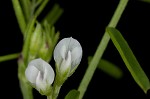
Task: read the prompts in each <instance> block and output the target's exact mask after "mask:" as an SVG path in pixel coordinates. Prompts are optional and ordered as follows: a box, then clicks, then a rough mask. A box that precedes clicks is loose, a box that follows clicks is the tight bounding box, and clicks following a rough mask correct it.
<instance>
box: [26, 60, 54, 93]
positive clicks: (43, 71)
mask: <svg viewBox="0 0 150 99" xmlns="http://www.w3.org/2000/svg"><path fill="white" fill-rule="evenodd" d="M25 76H26V78H27V80H28V81H29V82H30V83H31V84H32V85H33V86H34V87H35V88H36V89H37V90H38V91H39V92H42V93H43V94H44V93H47V91H48V90H49V88H50V86H51V84H52V83H53V81H54V77H55V74H54V71H53V69H52V67H51V66H50V65H49V64H48V63H47V62H45V61H44V60H42V59H41V58H38V59H34V60H32V61H31V62H30V63H29V64H28V67H27V68H26V71H25Z"/></svg>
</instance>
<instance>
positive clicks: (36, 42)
mask: <svg viewBox="0 0 150 99" xmlns="http://www.w3.org/2000/svg"><path fill="white" fill-rule="evenodd" d="M41 44H42V26H41V25H40V24H39V23H37V25H36V28H35V30H34V32H33V34H32V36H31V43H30V47H29V48H30V49H29V53H30V56H29V61H30V60H32V59H35V58H36V56H37V53H38V51H39V49H40V47H41Z"/></svg>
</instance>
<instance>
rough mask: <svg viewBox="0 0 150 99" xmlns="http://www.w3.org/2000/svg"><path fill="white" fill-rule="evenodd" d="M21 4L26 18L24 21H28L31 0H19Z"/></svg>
mask: <svg viewBox="0 0 150 99" xmlns="http://www.w3.org/2000/svg"><path fill="white" fill-rule="evenodd" d="M21 4H22V5H23V11H24V15H25V18H26V22H28V21H29V17H30V11H31V2H30V0H21Z"/></svg>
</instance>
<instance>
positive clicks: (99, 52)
mask: <svg viewBox="0 0 150 99" xmlns="http://www.w3.org/2000/svg"><path fill="white" fill-rule="evenodd" d="M127 3H128V0H120V2H119V4H118V7H117V9H116V11H115V13H114V15H113V17H112V19H111V21H110V23H109V24H108V26H110V27H116V25H117V23H118V21H119V19H120V17H121V15H122V13H123V11H124V9H125V7H126V5H127ZM109 40H110V37H109V35H108V33H107V32H105V33H104V35H103V37H102V40H101V42H100V43H99V46H98V48H97V50H96V52H95V54H94V57H93V59H92V60H91V62H90V64H89V66H88V68H87V70H86V72H85V75H84V77H83V79H82V81H81V83H80V85H79V88H78V91H80V96H79V99H82V97H83V96H84V93H85V92H86V90H87V87H88V85H89V83H90V81H91V79H92V76H93V74H94V72H95V70H96V68H97V65H98V62H99V61H100V59H101V57H102V55H103V53H104V51H105V49H106V47H107V45H108V42H109Z"/></svg>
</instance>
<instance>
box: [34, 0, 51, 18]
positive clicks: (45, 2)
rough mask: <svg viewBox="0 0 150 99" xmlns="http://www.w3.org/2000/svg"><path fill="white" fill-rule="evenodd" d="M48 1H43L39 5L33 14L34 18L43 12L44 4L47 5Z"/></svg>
mask: <svg viewBox="0 0 150 99" xmlns="http://www.w3.org/2000/svg"><path fill="white" fill-rule="evenodd" d="M48 1H49V0H44V1H43V2H42V4H41V5H40V7H39V8H38V9H37V11H36V12H35V17H38V16H39V14H40V13H41V12H42V11H43V9H44V8H45V6H46V4H47V3H48Z"/></svg>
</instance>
